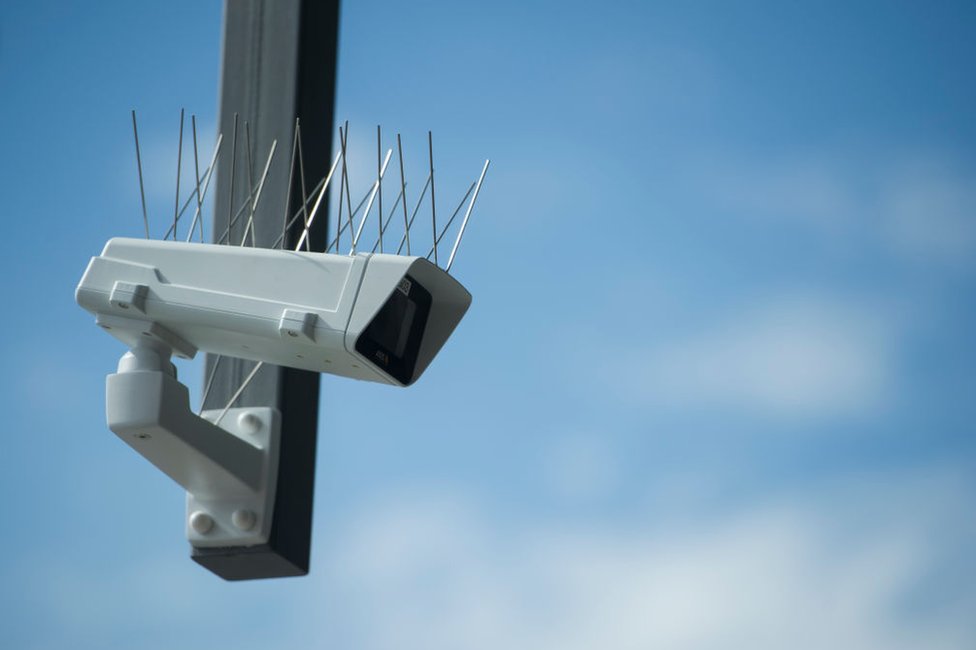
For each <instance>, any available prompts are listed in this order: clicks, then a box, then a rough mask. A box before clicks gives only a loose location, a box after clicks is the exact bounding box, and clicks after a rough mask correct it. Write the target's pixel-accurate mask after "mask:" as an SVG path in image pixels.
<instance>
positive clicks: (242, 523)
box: [230, 509, 257, 530]
mask: <svg viewBox="0 0 976 650" xmlns="http://www.w3.org/2000/svg"><path fill="white" fill-rule="evenodd" d="M230 520H231V521H232V522H233V523H234V525H235V526H237V528H238V529H240V530H251V529H252V528H254V523H255V522H256V521H257V517H256V516H255V515H254V513H253V512H251V511H250V510H244V509H241V510H235V511H234V514H233V515H231V518H230Z"/></svg>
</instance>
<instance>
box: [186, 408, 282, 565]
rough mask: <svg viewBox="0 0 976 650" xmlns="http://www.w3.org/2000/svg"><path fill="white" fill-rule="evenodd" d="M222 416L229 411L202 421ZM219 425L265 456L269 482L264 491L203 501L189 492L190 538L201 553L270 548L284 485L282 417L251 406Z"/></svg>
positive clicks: (209, 413)
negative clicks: (279, 489)
mask: <svg viewBox="0 0 976 650" xmlns="http://www.w3.org/2000/svg"><path fill="white" fill-rule="evenodd" d="M221 413H223V409H214V410H210V411H204V412H203V413H201V416H202V417H203V418H204V419H206V420H209V421H210V422H215V421H216V420H217V418H219V417H220V414H221ZM217 424H218V426H220V428H221V429H224V430H225V431H227V432H228V433H229V434H230V435H233V436H235V437H237V438H240V439H241V440H243V441H245V442H247V443H248V444H250V445H253V446H254V447H257V448H258V449H261V450H262V451H263V452H264V455H263V457H264V465H263V468H262V477H263V479H264V480H263V481H262V483H261V487H260V489H259V490H257V491H256V492H254V493H253V494H249V495H244V496H240V495H238V496H233V497H227V498H198V497H194V496H193V495H192V494H190V493H189V492H187V495H186V537H187V539H188V540H189V541H190V544H192V545H193V546H194V547H197V548H214V547H229V546H256V545H258V544H265V543H267V541H268V538H269V536H270V534H271V524H272V520H273V515H274V502H275V489H276V487H277V485H278V451H279V448H280V441H281V416H280V414H279V413H278V410H277V409H275V408H271V407H257V406H251V407H246V408H235V409H229V410H228V411H227V414H226V415H224V417H223V418H222V419H221V421H220V422H219V423H217Z"/></svg>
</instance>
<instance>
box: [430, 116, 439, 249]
mask: <svg viewBox="0 0 976 650" xmlns="http://www.w3.org/2000/svg"><path fill="white" fill-rule="evenodd" d="M427 151H428V154H429V157H430V224H431V226H432V227H433V231H434V266H438V264H437V202H436V201H435V200H434V134H433V133H431V132H430V131H428V132H427Z"/></svg>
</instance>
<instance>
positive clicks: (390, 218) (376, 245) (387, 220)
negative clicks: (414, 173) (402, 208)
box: [370, 190, 403, 253]
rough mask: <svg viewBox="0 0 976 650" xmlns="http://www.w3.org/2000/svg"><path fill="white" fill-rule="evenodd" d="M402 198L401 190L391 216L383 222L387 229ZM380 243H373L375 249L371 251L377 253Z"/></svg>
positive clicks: (391, 210) (384, 227)
mask: <svg viewBox="0 0 976 650" xmlns="http://www.w3.org/2000/svg"><path fill="white" fill-rule="evenodd" d="M402 198H403V191H402V190H401V191H400V193H399V194H397V198H396V202H394V203H393V207H392V208H391V209H390V214H389V216H387V217H386V221H385V222H384V224H383V229H384V230H386V229H387V228H388V227H389V226H390V221H392V220H393V214H394V213H395V212H396V209H397V206H398V205H400V199H402ZM379 245H380V243H379V242H376V243H375V244H373V249H372V250H371V251H370V252H371V253H375V252H376V249H377V247H378V246H379Z"/></svg>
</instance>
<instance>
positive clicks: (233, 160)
mask: <svg viewBox="0 0 976 650" xmlns="http://www.w3.org/2000/svg"><path fill="white" fill-rule="evenodd" d="M238 117H239V116H238V114H237V113H234V139H233V141H232V144H231V156H230V194H228V195H227V243H228V244H230V229H231V228H232V227H233V222H232V221H231V218H230V215H231V213H232V212H233V211H234V181H235V180H237V120H238ZM221 239H223V237H221ZM217 243H218V244H219V243H220V241H219V240H218V241H217Z"/></svg>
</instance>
